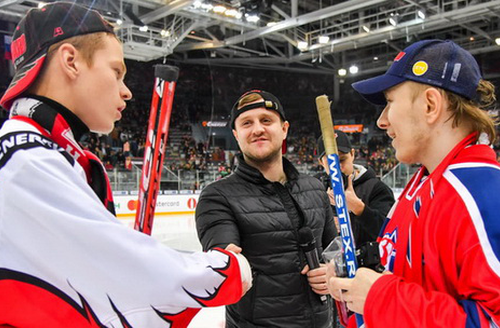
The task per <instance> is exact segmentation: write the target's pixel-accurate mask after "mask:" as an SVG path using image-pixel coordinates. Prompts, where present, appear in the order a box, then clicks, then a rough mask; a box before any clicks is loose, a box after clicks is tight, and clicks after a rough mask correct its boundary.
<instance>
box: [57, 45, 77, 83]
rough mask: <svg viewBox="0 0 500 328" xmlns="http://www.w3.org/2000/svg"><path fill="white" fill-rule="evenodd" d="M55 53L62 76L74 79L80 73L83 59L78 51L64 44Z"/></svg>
mask: <svg viewBox="0 0 500 328" xmlns="http://www.w3.org/2000/svg"><path fill="white" fill-rule="evenodd" d="M56 53H57V59H58V64H59V66H60V68H61V71H62V72H63V74H64V75H65V76H66V77H68V78H69V79H72V80H73V79H75V78H76V77H77V76H78V74H79V72H80V69H81V65H82V63H81V61H82V59H83V58H82V57H81V56H80V54H79V52H78V50H77V49H76V48H75V47H74V46H73V45H72V44H69V43H64V44H62V45H61V46H60V47H59V48H58V49H57V52H56Z"/></svg>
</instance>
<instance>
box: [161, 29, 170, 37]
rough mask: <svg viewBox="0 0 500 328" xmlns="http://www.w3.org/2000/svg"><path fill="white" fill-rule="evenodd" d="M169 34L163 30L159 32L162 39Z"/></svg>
mask: <svg viewBox="0 0 500 328" xmlns="http://www.w3.org/2000/svg"><path fill="white" fill-rule="evenodd" d="M169 34H170V32H169V31H167V30H165V29H163V30H161V32H160V35H161V36H162V37H166V36H168V35H169Z"/></svg>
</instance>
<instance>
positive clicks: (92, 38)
mask: <svg viewBox="0 0 500 328" xmlns="http://www.w3.org/2000/svg"><path fill="white" fill-rule="evenodd" d="M107 35H110V36H114V37H115V38H117V36H116V35H115V34H113V33H111V32H97V33H89V34H83V35H77V36H73V37H71V38H67V39H64V40H62V41H59V42H57V43H54V44H53V45H51V46H50V47H49V50H48V51H47V57H46V58H45V63H44V65H43V67H42V70H41V71H40V73H39V75H38V76H37V78H36V80H35V81H34V82H33V84H32V85H31V86H30V87H29V88H28V90H27V93H35V94H36V93H37V90H38V89H39V87H40V85H41V84H43V80H44V77H45V74H46V71H47V67H48V66H49V65H48V63H49V62H50V60H51V59H52V58H53V57H54V53H55V52H56V51H57V50H58V49H59V48H60V47H61V46H62V45H63V44H66V43H69V44H71V45H72V46H73V47H75V49H76V50H78V52H79V53H80V54H81V56H82V57H83V59H84V60H85V62H86V63H87V65H88V66H89V67H92V65H93V63H94V53H95V52H96V51H97V50H99V49H102V48H103V47H104V40H105V36H107ZM117 40H118V38H117Z"/></svg>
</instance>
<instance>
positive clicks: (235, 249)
mask: <svg viewBox="0 0 500 328" xmlns="http://www.w3.org/2000/svg"><path fill="white" fill-rule="evenodd" d="M225 250H226V251H231V252H233V253H236V254H240V253H241V251H242V249H241V247H239V246H236V245H235V244H232V243H231V244H229V245H227V246H226V248H225Z"/></svg>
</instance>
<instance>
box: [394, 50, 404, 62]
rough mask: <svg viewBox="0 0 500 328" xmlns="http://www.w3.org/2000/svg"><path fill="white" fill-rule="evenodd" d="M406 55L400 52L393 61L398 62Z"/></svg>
mask: <svg viewBox="0 0 500 328" xmlns="http://www.w3.org/2000/svg"><path fill="white" fill-rule="evenodd" d="M405 55H406V52H403V51H401V52H400V53H399V54H398V55H397V56H396V58H394V61H400V60H401V58H403V57H404V56H405Z"/></svg>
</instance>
